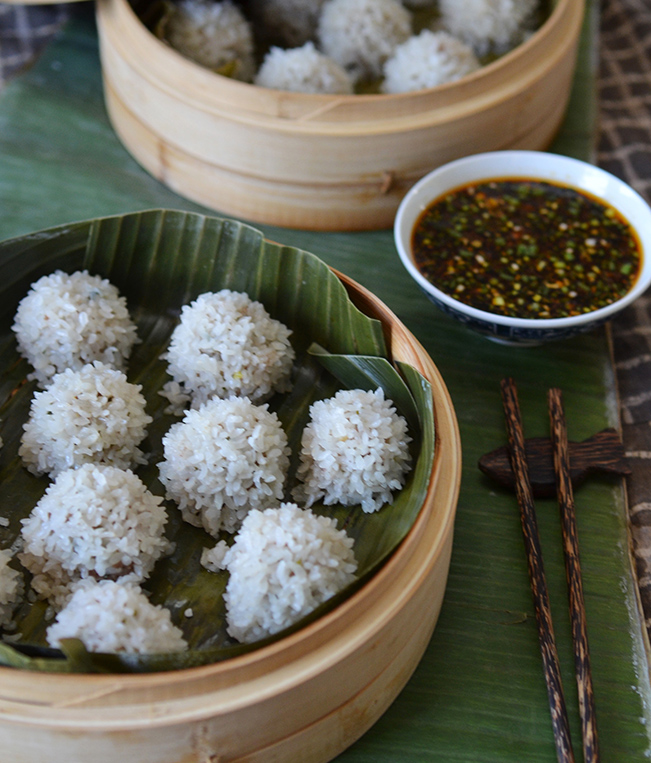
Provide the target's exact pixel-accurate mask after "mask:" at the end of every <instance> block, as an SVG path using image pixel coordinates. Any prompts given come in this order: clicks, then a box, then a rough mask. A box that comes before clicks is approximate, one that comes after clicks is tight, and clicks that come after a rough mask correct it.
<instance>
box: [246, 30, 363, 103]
mask: <svg viewBox="0 0 651 763" xmlns="http://www.w3.org/2000/svg"><path fill="white" fill-rule="evenodd" d="M255 84H256V85H258V86H260V87H269V88H274V89H276V90H290V91H293V92H296V93H329V94H331V95H349V94H350V93H352V92H353V83H352V80H351V78H350V77H349V76H348V73H347V72H346V71H344V69H342V68H341V66H339V64H337V63H335V62H334V61H333V60H332V59H331V58H328V57H327V56H324V55H323V54H322V53H319V51H318V50H317V49H316V48H315V47H314V43H313V42H306V43H305V45H303V47H302V48H291V49H290V50H283V49H282V48H271V50H270V51H269V53H267V55H266V56H265V59H264V61H263V62H262V66H261V67H260V69H259V71H258V73H257V75H256V78H255Z"/></svg>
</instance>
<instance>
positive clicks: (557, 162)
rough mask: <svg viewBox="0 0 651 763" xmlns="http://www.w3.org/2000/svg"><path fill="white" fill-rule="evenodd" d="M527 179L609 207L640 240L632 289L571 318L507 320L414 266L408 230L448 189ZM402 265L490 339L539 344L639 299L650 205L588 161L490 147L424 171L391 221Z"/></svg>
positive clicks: (649, 250)
mask: <svg viewBox="0 0 651 763" xmlns="http://www.w3.org/2000/svg"><path fill="white" fill-rule="evenodd" d="M496 178H498V179H499V178H530V179H536V180H543V181H545V180H546V181H550V182H553V183H561V184H565V185H569V186H573V187H574V188H576V189H578V190H583V191H586V192H587V193H589V194H591V195H592V196H593V197H596V198H598V199H601V200H603V201H604V202H605V203H607V204H609V205H610V206H612V207H614V208H615V209H616V210H617V211H618V212H620V214H621V215H622V216H623V217H624V218H625V219H626V220H628V222H629V223H630V224H631V226H632V227H633V228H634V230H635V231H636V233H637V236H638V238H639V242H640V247H641V254H642V267H641V269H640V274H639V276H638V278H637V280H636V282H635V283H634V285H633V287H632V289H631V290H630V291H629V292H628V293H627V294H626V295H625V296H624V297H622V298H621V299H619V300H617V301H616V302H613V303H612V304H610V305H607V306H606V307H602V308H599V309H597V310H593V311H592V312H589V313H584V314H582V315H576V316H572V317H570V318H547V319H543V318H540V319H538V318H511V317H508V316H504V315H497V314H493V313H490V312H487V311H484V310H478V309H477V308H474V307H470V306H469V305H466V304H464V303H463V302H460V301H458V300H456V299H454V298H453V297H451V296H449V295H448V294H445V293H444V292H442V291H440V290H439V289H437V288H436V286H435V285H434V284H432V283H431V282H430V281H428V280H427V279H426V278H425V277H424V276H423V275H422V274H421V273H420V271H419V270H418V268H417V267H416V265H415V263H414V259H413V254H412V243H411V240H412V232H413V229H414V226H415V224H416V221H417V220H418V218H419V216H420V214H421V213H422V212H423V211H424V210H425V209H426V207H427V206H429V204H430V203H431V202H432V201H434V200H435V199H437V198H439V197H440V196H442V195H443V194H445V193H446V192H447V191H450V190H452V189H455V188H458V187H459V186H463V185H465V184H467V183H473V182H475V181H480V180H488V179H496ZM394 236H395V243H396V247H397V249H398V253H399V254H400V259H401V260H402V263H403V264H404V266H405V267H406V268H407V271H408V272H409V274H410V275H411V276H412V278H413V279H414V280H415V281H416V283H417V284H418V285H419V286H420V287H421V288H422V289H423V291H424V292H425V294H426V295H427V296H428V297H429V299H431V300H432V302H434V303H435V304H436V305H437V306H438V307H440V308H441V309H442V310H443V311H444V312H446V313H448V314H449V315H452V316H454V317H455V318H457V319H458V320H460V321H461V322H462V323H464V324H466V325H467V326H469V327H470V328H473V329H475V330H477V331H479V332H481V333H482V334H485V335H486V336H488V337H489V338H490V339H494V340H495V341H499V342H502V343H508V344H519V345H521V344H540V343H541V342H545V341H547V340H550V339H565V338H567V337H570V336H574V335H575V334H579V333H583V332H586V331H591V330H593V329H594V328H596V327H597V326H600V325H602V324H603V323H605V322H606V321H607V320H609V319H610V318H612V317H613V316H614V315H615V313H617V312H619V311H620V310H622V309H623V308H624V307H626V306H627V305H629V304H630V303H631V302H633V300H634V299H636V298H637V297H639V296H640V295H641V294H642V293H643V292H644V291H645V290H646V289H647V287H648V286H649V284H650V283H651V208H650V207H649V205H648V204H647V203H646V201H645V200H644V199H643V198H642V197H641V196H640V195H639V194H638V193H637V192H636V191H634V190H633V189H632V188H631V187H630V186H629V185H627V184H626V183H624V182H623V181H622V180H619V179H618V178H616V177H615V176H614V175H611V174H610V173H608V172H605V171H604V170H601V169H599V168H598V167H595V166H594V165H592V164H588V163H586V162H582V161H579V160H578V159H572V158H570V157H567V156H560V155H558V154H550V153H545V152H542V151H494V152H489V153H484V154H475V155H472V156H467V157H465V158H463V159H458V160H456V161H453V162H450V163H449V164H445V165H443V166H441V167H439V168H438V169H436V170H434V171H433V172H430V173H429V174H428V175H425V177H423V178H422V179H421V180H420V181H419V182H418V183H416V185H414V186H413V188H412V189H411V190H410V191H409V192H408V193H407V195H406V196H405V197H404V199H403V201H402V203H401V204H400V207H399V208H398V213H397V215H396V218H395V224H394Z"/></svg>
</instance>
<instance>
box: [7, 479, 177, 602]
mask: <svg viewBox="0 0 651 763" xmlns="http://www.w3.org/2000/svg"><path fill="white" fill-rule="evenodd" d="M162 500H163V499H162V498H160V497H159V496H154V495H153V494H152V493H150V492H149V490H147V488H146V487H145V485H144V484H143V482H142V481H141V480H140V479H139V478H138V477H137V476H136V475H135V474H133V472H130V471H127V470H121V469H117V468H115V467H114V466H103V465H97V464H84V465H83V466H80V467H79V468H78V469H67V470H66V471H64V472H61V474H59V476H58V477H57V478H56V480H55V481H54V482H53V483H52V484H51V485H50V486H49V487H48V488H47V490H46V491H45V494H44V495H43V497H42V498H41V500H40V501H39V502H38V503H37V504H36V506H35V507H34V508H33V509H32V512H31V514H30V515H29V516H28V517H27V518H26V519H23V520H22V524H23V527H22V531H21V533H22V539H23V543H24V546H23V551H22V553H21V554H20V555H19V559H20V561H21V562H22V564H23V565H24V566H25V567H26V568H27V569H28V570H29V571H30V572H31V573H32V574H33V575H34V578H33V580H32V588H34V590H35V591H36V592H37V593H38V594H39V596H41V598H46V599H49V600H50V601H51V602H52V603H53V604H54V605H55V606H57V607H58V606H60V605H61V604H62V603H63V602H65V600H66V599H67V598H68V596H69V595H70V592H71V586H72V585H73V584H74V583H75V582H76V581H78V580H80V579H86V578H89V577H93V578H109V579H116V578H122V579H124V580H127V581H133V582H140V581H141V580H144V579H145V578H146V577H147V576H148V575H149V573H150V572H151V570H152V568H153V566H154V563H155V562H156V560H157V559H158V558H159V557H161V556H162V555H163V554H164V553H167V552H168V551H169V550H170V544H169V541H168V540H167V539H166V538H165V536H164V535H163V531H164V529H165V524H166V522H167V513H166V511H165V508H164V506H162V505H161V504H162Z"/></svg>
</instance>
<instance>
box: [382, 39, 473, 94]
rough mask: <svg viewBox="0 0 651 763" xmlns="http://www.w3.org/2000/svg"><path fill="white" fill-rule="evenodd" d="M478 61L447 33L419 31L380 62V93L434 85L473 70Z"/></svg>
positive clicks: (468, 47)
mask: <svg viewBox="0 0 651 763" xmlns="http://www.w3.org/2000/svg"><path fill="white" fill-rule="evenodd" d="M479 68H480V63H479V61H478V59H477V57H476V56H475V54H474V53H473V50H472V48H471V47H470V46H468V45H466V44H465V43H464V42H461V40H458V39H457V38H456V37H453V36H452V35H450V34H448V33H447V32H443V31H441V32H431V31H429V30H427V29H425V30H423V31H422V32H421V33H420V34H419V35H418V36H416V37H410V38H409V39H408V40H407V41H406V42H403V43H402V44H401V45H398V47H397V48H396V49H395V51H394V52H393V55H392V56H391V57H390V58H389V59H388V60H387V61H386V63H385V64H384V81H383V83H382V91H383V92H384V93H407V92H411V91H414V90H422V89H424V88H428V87H436V86H437V85H443V84H444V83H446V82H454V81H455V80H458V79H460V78H461V77H465V76H466V74H470V73H471V72H474V71H477V69H479Z"/></svg>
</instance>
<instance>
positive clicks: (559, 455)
mask: <svg viewBox="0 0 651 763" xmlns="http://www.w3.org/2000/svg"><path fill="white" fill-rule="evenodd" d="M548 401H549V419H550V427H551V440H552V445H553V452H554V469H555V472H556V485H557V493H558V504H559V508H560V512H561V527H562V532H563V550H564V552H565V571H566V575H567V585H568V589H569V599H570V619H571V622H572V642H573V645H574V670H575V673H576V683H577V687H578V692H579V710H580V713H581V732H582V737H583V757H584V761H585V763H598V761H599V742H598V737H597V727H596V721H595V707H594V691H593V687H592V673H591V670H590V651H589V649H588V634H587V626H586V615H585V602H584V599H583V583H582V581H581V562H580V558H579V541H578V533H577V527H576V514H575V510H574V492H573V489H572V480H571V477H570V454H569V449H568V443H567V429H566V425H565V415H564V413H563V398H562V394H561V391H560V389H550V390H549V394H548Z"/></svg>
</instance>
